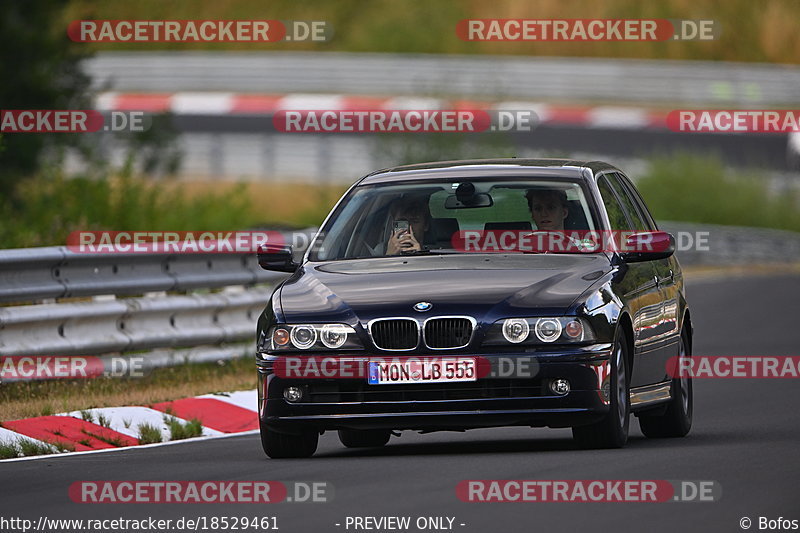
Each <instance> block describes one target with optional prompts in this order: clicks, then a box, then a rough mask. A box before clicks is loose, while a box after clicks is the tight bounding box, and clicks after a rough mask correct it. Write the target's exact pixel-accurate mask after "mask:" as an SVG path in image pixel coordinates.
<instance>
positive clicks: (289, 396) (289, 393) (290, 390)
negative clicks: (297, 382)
mask: <svg viewBox="0 0 800 533" xmlns="http://www.w3.org/2000/svg"><path fill="white" fill-rule="evenodd" d="M283 397H284V398H286V401H287V402H299V401H300V398H302V397H303V391H302V389H300V387H286V388H285V389H283Z"/></svg>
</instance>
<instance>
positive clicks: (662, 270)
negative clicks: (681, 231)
mask: <svg viewBox="0 0 800 533" xmlns="http://www.w3.org/2000/svg"><path fill="white" fill-rule="evenodd" d="M612 184H614V185H619V187H620V188H621V189H623V190H624V191H625V193H626V196H627V197H628V198H629V199H630V203H631V206H632V208H634V209H635V210H637V211H638V212H639V214H640V216H641V218H642V220H643V222H644V224H645V225H646V226H647V227H648V228H649V230H650V231H657V230H658V226H657V225H656V223H655V220H653V217H652V216H651V215H650V212H649V211H648V209H647V206H646V205H645V203H644V200H642V197H641V196H640V195H639V192H638V191H637V190H636V187H634V185H633V184H632V183H631V182H630V180H628V178H627V177H625V176H624V175H622V174H617V175H616V181H614V180H612ZM651 262H652V264H653V267H654V268H655V270H656V282H657V283H658V288H659V290H660V291H661V299H662V302H663V313H662V318H661V323H660V324H659V326H658V329H657V339H658V340H659V341H661V344H662V350H663V353H662V354H661V355H660V358H661V359H662V360H664V365H665V366H664V367H663V368H662V370H663V371H664V372H663V376H662V381H663V380H665V379H667V375H666V361H667V360H668V359H669V358H670V357H672V356H677V355H678V352H679V349H680V346H679V344H678V341H679V335H680V293H681V284H682V283H683V280H682V279H681V277H680V267H679V266H678V263H677V260H676V259H675V257H674V256H672V257H668V258H664V259H657V260H655V261H651Z"/></svg>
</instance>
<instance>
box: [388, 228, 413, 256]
mask: <svg viewBox="0 0 800 533" xmlns="http://www.w3.org/2000/svg"><path fill="white" fill-rule="evenodd" d="M421 249H422V247H421V246H420V244H419V242H418V241H417V239H415V238H414V233H413V232H412V231H411V230H410V229H409V230H403V231H398V232H397V233H393V234H392V236H391V237H390V238H389V244H388V245H387V246H386V254H387V255H398V254H402V253H409V252H418V251H420V250H421Z"/></svg>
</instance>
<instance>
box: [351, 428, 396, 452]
mask: <svg viewBox="0 0 800 533" xmlns="http://www.w3.org/2000/svg"><path fill="white" fill-rule="evenodd" d="M391 436H392V434H391V432H390V431H389V430H388V429H387V430H383V429H364V430H362V429H340V430H339V440H340V441H342V444H344V445H345V446H347V447H348V448H379V447H381V446H385V445H386V443H387V442H389V438H390V437H391Z"/></svg>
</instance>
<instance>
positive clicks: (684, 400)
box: [639, 329, 693, 438]
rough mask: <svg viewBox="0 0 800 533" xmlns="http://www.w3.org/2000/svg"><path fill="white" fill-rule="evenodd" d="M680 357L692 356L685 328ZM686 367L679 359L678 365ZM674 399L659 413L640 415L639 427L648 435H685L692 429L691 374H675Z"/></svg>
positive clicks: (668, 436) (667, 436)
mask: <svg viewBox="0 0 800 533" xmlns="http://www.w3.org/2000/svg"><path fill="white" fill-rule="evenodd" d="M678 357H679V358H680V359H683V358H687V357H691V350H690V349H689V338H688V335H687V333H686V330H685V329H684V330H683V331H682V332H681V340H680V348H679V352H678ZM676 368H678V369H680V368H685V367H684V366H682V365H681V361H680V360H679V361H678V365H677V367H676ZM670 388H671V393H672V399H670V401H669V403H668V404H667V409H666V411H664V412H663V413H662V414H659V415H646V414H641V415H639V427H640V428H641V430H642V433H644V434H645V436H646V437H650V438H670V437H685V436H686V435H687V434H688V433H689V430H690V429H692V412H693V405H692V404H693V398H692V396H693V392H692V378H691V377H689V376H685V377H681V376H675V377H674V378H672V384H671V387H670Z"/></svg>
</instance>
